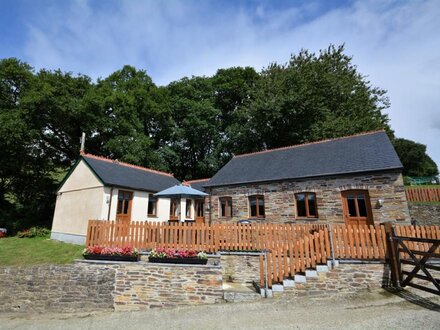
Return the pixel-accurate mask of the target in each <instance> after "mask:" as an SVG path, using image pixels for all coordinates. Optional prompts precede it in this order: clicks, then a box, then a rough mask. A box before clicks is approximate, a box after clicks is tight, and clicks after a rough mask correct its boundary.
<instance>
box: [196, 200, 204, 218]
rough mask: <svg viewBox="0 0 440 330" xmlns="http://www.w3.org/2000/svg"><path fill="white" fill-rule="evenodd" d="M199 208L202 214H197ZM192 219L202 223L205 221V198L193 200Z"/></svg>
mask: <svg viewBox="0 0 440 330" xmlns="http://www.w3.org/2000/svg"><path fill="white" fill-rule="evenodd" d="M199 208H201V210H202V214H203V215H202V216H201V217H199V216H198V213H199V212H198V210H199ZM194 220H195V222H196V223H204V222H205V199H196V200H195V202H194Z"/></svg>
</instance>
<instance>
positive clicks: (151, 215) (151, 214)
mask: <svg viewBox="0 0 440 330" xmlns="http://www.w3.org/2000/svg"><path fill="white" fill-rule="evenodd" d="M152 197H153V198H152ZM152 199H153V200H154V203H155V207H154V213H150V212H149V211H150V203H151V200H152ZM158 202H159V199H158V198H157V197H154V195H153V194H148V204H147V216H148V217H157V205H158Z"/></svg>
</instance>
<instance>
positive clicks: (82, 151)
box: [79, 132, 86, 155]
mask: <svg viewBox="0 0 440 330" xmlns="http://www.w3.org/2000/svg"><path fill="white" fill-rule="evenodd" d="M85 145H86V133H84V132H82V135H81V149H80V150H79V153H80V154H81V155H82V154H84V153H85V151H84V149H85Z"/></svg>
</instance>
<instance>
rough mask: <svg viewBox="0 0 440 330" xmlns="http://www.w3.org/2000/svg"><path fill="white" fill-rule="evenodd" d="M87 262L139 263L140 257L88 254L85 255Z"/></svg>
mask: <svg viewBox="0 0 440 330" xmlns="http://www.w3.org/2000/svg"><path fill="white" fill-rule="evenodd" d="M84 259H86V260H107V261H133V262H134V261H139V260H140V255H137V256H109V255H101V254H87V255H84Z"/></svg>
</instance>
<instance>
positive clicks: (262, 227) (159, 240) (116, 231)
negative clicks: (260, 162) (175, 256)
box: [86, 220, 326, 252]
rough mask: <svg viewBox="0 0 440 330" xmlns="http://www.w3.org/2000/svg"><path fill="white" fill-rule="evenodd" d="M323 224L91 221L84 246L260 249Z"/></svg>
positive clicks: (319, 227)
mask: <svg viewBox="0 0 440 330" xmlns="http://www.w3.org/2000/svg"><path fill="white" fill-rule="evenodd" d="M321 229H324V230H325V229H326V226H325V225H296V224H292V225H279V224H214V225H205V224H195V223H190V224H189V223H158V222H155V223H154V222H144V221H132V222H130V223H124V222H114V221H101V220H90V221H89V224H88V230H87V239H86V245H87V246H93V245H102V246H108V247H115V246H132V247H135V248H138V249H140V250H151V249H154V248H159V247H160V248H179V249H195V250H203V251H206V252H217V251H220V250H224V251H261V250H268V249H276V248H277V247H278V246H283V245H284V244H286V242H290V241H292V240H297V239H300V238H304V237H308V236H309V235H310V234H311V233H313V232H315V231H318V230H321Z"/></svg>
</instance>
